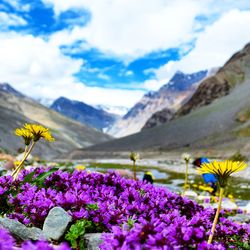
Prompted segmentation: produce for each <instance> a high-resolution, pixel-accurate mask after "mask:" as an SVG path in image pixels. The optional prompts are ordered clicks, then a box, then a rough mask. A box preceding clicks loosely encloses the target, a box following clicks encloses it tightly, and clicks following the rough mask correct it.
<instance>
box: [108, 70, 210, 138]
mask: <svg viewBox="0 0 250 250" xmlns="http://www.w3.org/2000/svg"><path fill="white" fill-rule="evenodd" d="M206 74H207V71H200V72H197V73H194V74H184V73H182V72H180V71H178V72H176V74H175V75H174V76H173V77H172V79H171V80H170V81H169V82H168V83H167V84H165V85H163V86H162V87H161V88H160V89H159V90H158V91H156V92H149V93H147V94H146V95H144V96H143V98H142V99H141V100H140V101H139V102H138V103H136V104H135V106H134V107H132V108H131V109H130V110H129V111H128V113H127V114H126V115H125V116H123V117H122V119H120V120H118V121H117V122H116V123H115V124H114V126H112V127H111V128H110V129H109V130H108V131H107V133H109V134H111V135H113V136H115V137H123V136H126V135H130V134H133V133H136V132H139V131H140V130H141V129H142V128H143V126H144V125H145V123H146V121H147V120H148V119H149V118H150V117H151V116H152V115H153V114H154V113H156V112H158V111H161V110H162V109H164V108H168V109H169V110H172V111H175V110H177V109H178V108H180V106H181V105H182V103H183V102H184V101H185V100H186V99H187V98H189V97H190V96H191V95H192V94H193V93H194V91H195V89H196V84H197V83H198V82H200V81H201V80H202V79H203V78H204V77H206Z"/></svg>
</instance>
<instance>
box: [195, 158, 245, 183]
mask: <svg viewBox="0 0 250 250" xmlns="http://www.w3.org/2000/svg"><path fill="white" fill-rule="evenodd" d="M246 167H247V164H246V163H245V162H236V161H222V162H217V161H214V162H210V163H203V164H202V165H201V168H199V169H198V172H199V173H200V174H205V173H211V174H215V175H216V177H217V179H218V182H219V184H220V186H221V187H225V186H226V184H227V180H228V177H229V176H230V175H231V174H232V173H235V172H239V171H241V170H243V169H245V168H246Z"/></svg>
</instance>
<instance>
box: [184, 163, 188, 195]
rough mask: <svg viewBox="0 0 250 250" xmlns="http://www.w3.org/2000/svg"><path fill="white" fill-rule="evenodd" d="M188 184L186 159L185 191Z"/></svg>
mask: <svg viewBox="0 0 250 250" xmlns="http://www.w3.org/2000/svg"><path fill="white" fill-rule="evenodd" d="M187 186H188V161H186V175H185V184H184V191H186V190H187Z"/></svg>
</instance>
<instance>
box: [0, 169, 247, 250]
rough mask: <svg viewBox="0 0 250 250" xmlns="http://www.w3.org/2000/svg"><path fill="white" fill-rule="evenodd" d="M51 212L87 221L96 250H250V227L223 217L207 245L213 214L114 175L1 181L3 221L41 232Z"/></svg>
mask: <svg viewBox="0 0 250 250" xmlns="http://www.w3.org/2000/svg"><path fill="white" fill-rule="evenodd" d="M55 206H60V207H62V208H63V209H65V210H66V211H67V212H68V213H69V214H70V215H71V216H72V217H73V223H76V222H77V221H80V220H83V221H87V222H88V223H86V225H87V226H86V230H85V231H86V232H103V236H102V238H103V243H102V244H101V245H100V248H101V249H105V250H108V249H138V250H139V249H145V250H147V249H148V250H149V249H155V250H156V249H230V248H234V249H249V248H248V247H249V238H250V225H244V224H238V223H235V222H232V221H230V220H228V219H227V218H226V214H223V213H222V214H221V216H220V219H219V223H218V224H217V226H216V233H215V236H214V241H213V243H212V244H207V243H206V242H207V238H208V234H209V230H210V229H211V226H212V222H213V218H214V214H215V210H213V209H205V208H203V207H202V206H201V205H198V204H196V203H195V202H193V201H191V200H189V199H187V198H185V197H182V196H180V195H178V194H175V193H172V192H170V191H168V190H167V189H165V188H161V187H155V186H153V185H151V184H146V183H143V182H142V181H135V180H131V179H125V178H122V177H121V176H119V175H118V174H116V173H113V172H110V173H108V174H101V173H89V172H87V171H77V170H75V171H61V170H56V171H55V170H53V169H51V170H44V169H43V168H37V169H35V170H32V171H27V170H23V171H22V173H21V174H20V176H19V177H18V179H17V180H15V181H13V179H12V177H11V176H2V177H0V213H1V214H2V215H6V216H7V217H9V218H12V219H16V220H18V221H20V222H21V223H23V224H25V225H28V226H36V227H40V228H41V227H42V225H43V223H44V220H45V218H46V216H47V215H48V213H49V211H50V209H51V208H53V207H55ZM0 235H5V237H0V249H4V248H1V244H2V245H4V244H10V246H12V245H13V244H14V243H13V239H12V238H11V236H9V235H7V236H6V233H5V232H4V231H1V230H0ZM6 237H7V238H8V237H9V238H8V239H9V240H8V241H6V240H5V238H6ZM25 244H26V245H27V244H35V243H31V242H29V243H24V246H23V249H28V248H25V246H26V245H25ZM36 244H46V243H44V242H43V243H36ZM63 247H64V249H66V247H65V246H63ZM6 249H8V248H6ZM9 249H11V248H9ZM32 249H33V248H32ZM34 249H36V248H34ZM37 249H39V248H37ZM48 249H49V248H48ZM62 249H63V248H62Z"/></svg>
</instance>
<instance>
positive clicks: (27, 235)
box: [0, 218, 46, 240]
mask: <svg viewBox="0 0 250 250" xmlns="http://www.w3.org/2000/svg"><path fill="white" fill-rule="evenodd" d="M0 225H1V227H3V228H5V229H7V230H8V231H9V232H10V233H11V234H13V235H14V236H15V237H18V238H20V239H22V240H39V239H46V236H45V235H44V233H43V231H42V230H41V229H39V228H36V227H31V228H28V227H26V226H25V225H23V224H22V223H20V222H19V221H17V220H12V219H9V218H0Z"/></svg>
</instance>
